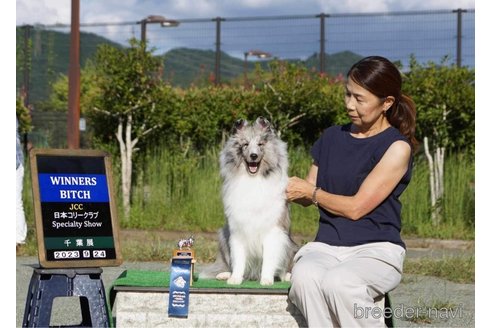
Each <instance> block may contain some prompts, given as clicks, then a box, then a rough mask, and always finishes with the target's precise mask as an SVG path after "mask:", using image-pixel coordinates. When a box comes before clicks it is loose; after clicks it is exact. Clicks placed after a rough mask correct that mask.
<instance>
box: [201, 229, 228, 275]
mask: <svg viewBox="0 0 492 328" xmlns="http://www.w3.org/2000/svg"><path fill="white" fill-rule="evenodd" d="M229 235H230V233H229V227H228V226H227V225H226V226H225V227H223V228H222V229H220V230H219V232H218V241H219V251H218V252H217V258H216V259H215V262H214V263H211V264H205V265H204V266H202V268H201V269H198V268H197V269H198V270H197V271H198V279H216V278H217V275H218V274H220V273H224V272H230V271H231V267H230V251H229V244H228V242H227V240H228V239H229Z"/></svg>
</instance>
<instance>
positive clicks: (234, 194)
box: [223, 174, 288, 234]
mask: <svg viewBox="0 0 492 328" xmlns="http://www.w3.org/2000/svg"><path fill="white" fill-rule="evenodd" d="M287 179H288V178H287V177H286V176H285V177H283V176H272V177H269V178H264V177H251V176H249V175H247V174H244V175H239V176H236V177H234V178H233V179H230V180H229V181H227V182H226V183H225V184H224V187H223V200H224V209H225V213H226V216H227V219H228V223H229V227H230V228H231V231H234V232H242V233H246V234H247V233H248V232H252V233H255V234H258V233H261V232H262V231H265V229H266V230H268V228H271V227H273V226H275V225H277V224H278V223H279V222H278V221H279V219H280V217H281V216H282V215H283V214H284V211H285V210H286V206H287V205H286V198H285V188H286V186H287Z"/></svg>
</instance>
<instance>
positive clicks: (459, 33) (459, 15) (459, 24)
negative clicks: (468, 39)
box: [453, 8, 466, 67]
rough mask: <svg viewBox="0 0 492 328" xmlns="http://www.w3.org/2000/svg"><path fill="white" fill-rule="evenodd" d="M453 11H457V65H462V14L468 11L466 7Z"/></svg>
mask: <svg viewBox="0 0 492 328" xmlns="http://www.w3.org/2000/svg"><path fill="white" fill-rule="evenodd" d="M453 13H457V20H456V21H457V27H456V29H457V31H456V65H457V66H458V67H461V38H462V36H463V35H462V33H463V31H462V16H463V13H466V10H465V9H461V8H458V9H456V10H453Z"/></svg>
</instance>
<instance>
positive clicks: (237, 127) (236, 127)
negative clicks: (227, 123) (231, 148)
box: [231, 118, 248, 134]
mask: <svg viewBox="0 0 492 328" xmlns="http://www.w3.org/2000/svg"><path fill="white" fill-rule="evenodd" d="M246 125H248V121H246V120H243V119H242V118H240V119H239V120H237V121H236V122H234V125H233V127H232V131H231V132H232V134H236V133H237V132H238V131H241V130H242V129H243V128H244V127H245V126H246Z"/></svg>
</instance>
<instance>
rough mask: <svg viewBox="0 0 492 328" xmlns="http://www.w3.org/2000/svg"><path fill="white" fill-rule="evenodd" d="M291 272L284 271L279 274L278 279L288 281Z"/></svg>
mask: <svg viewBox="0 0 492 328" xmlns="http://www.w3.org/2000/svg"><path fill="white" fill-rule="evenodd" d="M291 276H292V274H291V273H290V272H286V273H285V274H284V275H281V276H280V281H290V277H291Z"/></svg>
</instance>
